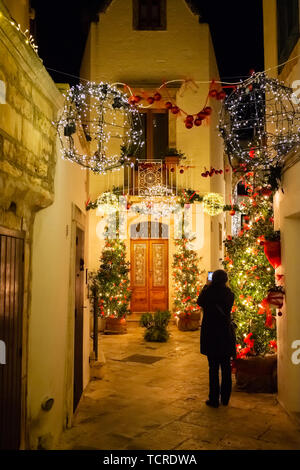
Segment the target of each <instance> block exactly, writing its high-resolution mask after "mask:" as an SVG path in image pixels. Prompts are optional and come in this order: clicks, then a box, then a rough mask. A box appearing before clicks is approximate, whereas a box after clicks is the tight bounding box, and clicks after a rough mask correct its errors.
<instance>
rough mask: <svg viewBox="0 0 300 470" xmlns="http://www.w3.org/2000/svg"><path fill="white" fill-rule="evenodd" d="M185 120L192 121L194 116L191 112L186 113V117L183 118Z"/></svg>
mask: <svg viewBox="0 0 300 470" xmlns="http://www.w3.org/2000/svg"><path fill="white" fill-rule="evenodd" d="M185 120H186V121H191V122H193V121H194V116H192V115H191V114H188V115H187V117H186V118H185Z"/></svg>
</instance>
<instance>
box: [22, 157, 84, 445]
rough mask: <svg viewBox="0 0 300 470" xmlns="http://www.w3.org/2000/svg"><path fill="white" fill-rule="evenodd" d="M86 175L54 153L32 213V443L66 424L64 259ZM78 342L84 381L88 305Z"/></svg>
mask: <svg viewBox="0 0 300 470" xmlns="http://www.w3.org/2000/svg"><path fill="white" fill-rule="evenodd" d="M86 176H87V173H86V172H85V171H82V170H81V169H80V167H79V166H78V165H75V164H72V163H70V162H67V161H64V160H62V159H61V158H60V156H59V157H58V159H57V165H56V176H55V201H54V203H53V204H52V205H51V206H50V207H49V208H47V209H45V210H43V211H40V212H39V213H38V214H37V215H36V219H35V223H34V233H33V249H32V253H33V255H32V301H31V313H30V319H29V360H28V403H29V405H28V406H29V409H28V422H29V427H30V446H31V447H34V448H35V447H36V446H37V441H38V438H39V437H40V436H45V435H46V440H47V445H49V446H50V447H52V445H53V443H54V442H55V440H56V438H57V437H58V435H59V434H60V432H61V431H62V429H63V426H65V425H66V420H67V415H66V414H67V410H66V402H67V401H70V394H72V393H73V381H72V380H70V377H68V370H69V369H70V368H72V367H73V362H72V361H73V345H72V344H70V338H72V337H74V334H73V333H72V332H73V328H74V315H72V312H70V298H69V295H72V292H74V290H73V289H74V287H75V286H72V285H71V286H69V283H70V263H73V260H72V259H71V224H72V217H71V207H72V203H74V204H76V205H77V206H78V207H79V208H80V209H81V210H82V211H83V212H84V213H85V204H84V203H85V201H86ZM73 243H74V242H73ZM86 257H87V253H86ZM71 269H72V268H71ZM85 304H86V305H87V303H86V293H85ZM83 343H84V346H83V364H84V369H83V381H84V383H83V385H84V387H85V386H86V384H87V382H88V380H89V361H88V358H89V311H88V308H87V309H84V338H83ZM68 361H69V362H68ZM67 377H68V379H67ZM45 397H53V398H54V400H55V401H54V406H53V408H52V410H51V411H49V412H45V411H43V410H41V402H42V400H43V399H44V398H45Z"/></svg>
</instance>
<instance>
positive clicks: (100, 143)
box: [57, 82, 143, 174]
mask: <svg viewBox="0 0 300 470" xmlns="http://www.w3.org/2000/svg"><path fill="white" fill-rule="evenodd" d="M57 128H58V133H59V137H60V141H61V145H62V157H63V158H64V159H67V160H71V161H73V162H76V163H78V164H80V165H81V166H82V167H83V168H88V169H90V170H92V171H94V172H95V173H100V174H105V173H106V172H107V171H109V170H113V169H117V168H120V167H122V166H124V165H126V164H127V165H129V164H130V163H131V162H130V159H129V155H134V154H135V153H136V152H137V150H138V149H139V147H140V146H141V145H143V143H142V126H141V119H140V115H139V112H138V111H137V109H136V108H135V107H134V106H132V105H130V104H129V103H128V97H127V96H126V95H125V94H123V93H121V92H120V91H119V90H118V89H117V88H116V87H114V86H112V85H110V84H108V83H103V82H101V83H98V84H96V83H92V82H88V83H86V84H80V85H76V86H73V87H72V88H70V90H69V91H68V92H67V94H66V97H65V104H64V109H63V111H62V114H61V116H60V119H59V121H58V123H57ZM76 132H77V133H78V134H79V135H80V134H81V136H84V142H83V145H82V140H81V141H80V143H81V145H80V146H79V145H78V144H76V142H75V137H74V136H75V134H76ZM79 148H83V149H85V152H81V151H80V150H79Z"/></svg>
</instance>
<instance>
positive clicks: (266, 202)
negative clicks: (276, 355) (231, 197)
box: [223, 172, 276, 357]
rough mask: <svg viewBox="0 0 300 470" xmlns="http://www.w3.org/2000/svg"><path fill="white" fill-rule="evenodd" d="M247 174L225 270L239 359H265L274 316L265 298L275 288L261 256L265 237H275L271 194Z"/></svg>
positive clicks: (271, 344) (271, 345)
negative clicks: (240, 223)
mask: <svg viewBox="0 0 300 470" xmlns="http://www.w3.org/2000/svg"><path fill="white" fill-rule="evenodd" d="M253 177H254V175H253V173H252V172H249V173H247V174H246V175H245V177H244V178H243V180H244V185H245V187H246V189H247V191H248V197H246V198H245V200H244V202H243V203H242V207H241V209H242V212H243V213H244V214H245V215H244V224H243V226H242V228H241V230H240V232H239V233H238V234H237V235H236V236H234V237H231V236H228V237H227V240H226V241H225V246H226V257H225V259H224V263H223V264H224V267H225V269H226V270H227V272H228V277H229V283H230V287H231V289H232V290H233V292H234V294H235V304H234V307H233V313H234V320H235V322H236V324H237V331H236V335H237V342H238V343H239V346H238V357H243V356H246V355H249V354H260V355H264V354H266V353H267V352H270V351H272V350H273V349H272V348H274V347H276V343H275V342H274V340H275V338H276V328H275V323H276V322H275V317H274V312H273V311H272V309H271V308H270V306H269V304H268V302H267V300H266V298H267V296H268V291H269V289H271V288H274V286H275V272H274V269H273V267H272V266H271V265H270V264H269V262H268V260H267V258H266V256H265V253H264V246H263V245H264V240H265V237H266V236H268V235H270V234H272V233H274V228H273V204H272V190H271V189H270V187H269V186H268V185H266V182H265V181H264V178H261V177H260V180H258V178H259V176H258V175H255V179H256V181H254V179H253Z"/></svg>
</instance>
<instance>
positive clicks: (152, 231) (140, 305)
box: [130, 222, 169, 313]
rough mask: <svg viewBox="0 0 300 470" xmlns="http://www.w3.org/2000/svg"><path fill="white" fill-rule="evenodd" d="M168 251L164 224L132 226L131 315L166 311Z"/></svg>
mask: <svg viewBox="0 0 300 470" xmlns="http://www.w3.org/2000/svg"><path fill="white" fill-rule="evenodd" d="M168 252H169V243H168V226H167V225H166V224H162V223H160V222H141V223H140V224H134V225H132V226H131V241H130V261H131V263H130V266H131V268H130V285H131V289H132V297H131V311H132V312H133V313H144V312H155V311H156V310H167V309H168V306H169V292H168V290H169V289H168V285H169V269H168V264H169V255H168Z"/></svg>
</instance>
